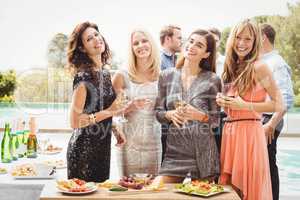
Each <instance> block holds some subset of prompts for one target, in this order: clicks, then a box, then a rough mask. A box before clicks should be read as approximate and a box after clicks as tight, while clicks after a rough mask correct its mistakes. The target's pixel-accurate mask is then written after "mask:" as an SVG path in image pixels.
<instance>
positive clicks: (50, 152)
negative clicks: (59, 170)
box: [38, 150, 62, 155]
mask: <svg viewBox="0 0 300 200" xmlns="http://www.w3.org/2000/svg"><path fill="white" fill-rule="evenodd" d="M60 152H62V150H55V151H44V152H42V151H39V152H38V153H39V154H44V155H52V154H58V153H60Z"/></svg>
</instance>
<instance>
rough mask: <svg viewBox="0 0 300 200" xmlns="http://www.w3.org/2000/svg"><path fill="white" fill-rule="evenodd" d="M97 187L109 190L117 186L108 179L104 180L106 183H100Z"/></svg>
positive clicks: (116, 183)
mask: <svg viewBox="0 0 300 200" xmlns="http://www.w3.org/2000/svg"><path fill="white" fill-rule="evenodd" d="M98 186H99V187H103V188H108V189H110V188H112V187H114V186H118V182H115V181H111V180H109V179H108V180H106V181H104V182H102V183H99V184H98Z"/></svg>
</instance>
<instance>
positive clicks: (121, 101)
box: [117, 91, 129, 123]
mask: <svg viewBox="0 0 300 200" xmlns="http://www.w3.org/2000/svg"><path fill="white" fill-rule="evenodd" d="M117 100H118V101H117V104H118V105H119V106H120V107H124V106H125V105H126V104H127V103H128V102H129V96H128V95H127V94H126V93H125V91H122V92H120V93H119V95H118V97H117ZM120 122H121V123H126V122H128V120H127V119H126V118H125V111H124V110H123V111H122V116H121V118H120Z"/></svg>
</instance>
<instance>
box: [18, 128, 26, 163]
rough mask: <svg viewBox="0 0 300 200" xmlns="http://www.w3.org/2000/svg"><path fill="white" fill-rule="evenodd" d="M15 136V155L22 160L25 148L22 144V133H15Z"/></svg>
mask: <svg viewBox="0 0 300 200" xmlns="http://www.w3.org/2000/svg"><path fill="white" fill-rule="evenodd" d="M17 136H18V143H19V147H18V149H17V154H18V157H19V158H23V157H24V153H25V152H26V148H27V146H25V144H24V143H23V131H17Z"/></svg>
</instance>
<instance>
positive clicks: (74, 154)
mask: <svg viewBox="0 0 300 200" xmlns="http://www.w3.org/2000/svg"><path fill="white" fill-rule="evenodd" d="M97 76H98V81H97V82H95V81H94V80H93V79H92V76H91V74H90V73H88V72H79V73H77V74H76V76H75V77H74V82H73V89H75V88H76V87H77V86H78V85H79V84H81V83H83V84H84V85H85V86H86V89H87V96H86V101H85V105H84V110H83V113H86V114H91V113H95V112H98V111H100V110H104V109H106V108H108V107H109V106H110V105H111V104H112V102H113V101H114V100H115V98H116V94H115V92H114V90H113V87H112V83H111V80H110V73H109V71H108V70H106V69H103V70H100V71H99V72H97ZM111 123H112V118H111V117H110V118H107V119H105V120H102V121H100V122H97V123H96V124H91V125H89V126H86V127H83V128H77V129H74V130H73V134H72V137H71V139H70V141H69V145H68V150H67V166H68V178H69V179H70V178H80V179H83V180H85V181H94V182H102V181H105V180H106V179H108V178H109V170H110V153H111V146H110V145H111Z"/></svg>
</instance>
